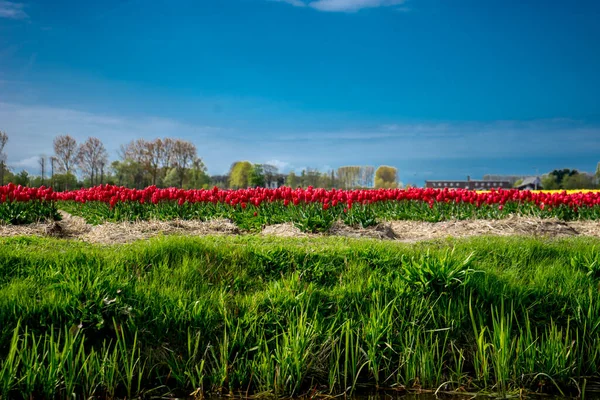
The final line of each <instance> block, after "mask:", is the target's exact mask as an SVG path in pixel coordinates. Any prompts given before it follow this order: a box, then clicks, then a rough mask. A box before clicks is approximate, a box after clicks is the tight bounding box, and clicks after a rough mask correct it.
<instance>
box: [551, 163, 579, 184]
mask: <svg viewBox="0 0 600 400" xmlns="http://www.w3.org/2000/svg"><path fill="white" fill-rule="evenodd" d="M578 174H579V171H577V170H575V169H568V168H564V169H555V170H554V171H552V172H550V174H549V175H553V176H554V177H556V183H557V184H558V186H559V187H560V188H563V187H564V180H565V178H567V177H572V176H574V175H578Z"/></svg>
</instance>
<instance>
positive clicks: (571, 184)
mask: <svg viewBox="0 0 600 400" xmlns="http://www.w3.org/2000/svg"><path fill="white" fill-rule="evenodd" d="M562 187H563V189H565V190H577V189H595V188H596V187H598V185H596V183H595V182H594V177H593V176H590V175H587V174H574V175H571V176H565V177H564V178H563V183H562Z"/></svg>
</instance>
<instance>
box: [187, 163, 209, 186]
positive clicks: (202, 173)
mask: <svg viewBox="0 0 600 400" xmlns="http://www.w3.org/2000/svg"><path fill="white" fill-rule="evenodd" d="M188 175H189V182H188V183H187V184H186V186H185V187H186V189H201V188H208V187H209V186H210V177H209V176H208V174H207V173H206V166H205V165H204V162H203V161H202V159H200V158H198V157H196V158H195V159H194V162H193V163H192V168H191V169H190V171H189V173H188Z"/></svg>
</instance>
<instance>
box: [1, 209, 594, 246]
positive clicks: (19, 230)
mask: <svg viewBox="0 0 600 400" xmlns="http://www.w3.org/2000/svg"><path fill="white" fill-rule="evenodd" d="M61 215H62V218H63V219H62V221H59V222H51V223H37V224H30V225H19V226H15V225H0V237H8V236H21V235H34V236H53V237H60V238H65V239H72V240H81V241H84V242H88V243H100V244H114V243H131V242H134V241H136V240H144V239H149V238H151V237H154V236H159V235H188V236H203V235H241V234H243V232H241V231H240V230H239V228H238V227H237V226H236V225H235V224H233V223H232V222H231V221H228V220H224V219H223V220H212V221H206V222H204V221H184V220H172V221H142V222H118V223H104V224H102V225H96V226H94V225H90V224H87V223H86V222H85V220H84V219H83V218H80V217H75V216H72V215H70V214H68V213H65V212H63V211H61ZM261 235H272V236H278V237H311V236H312V237H316V236H319V235H315V234H307V233H305V232H302V231H300V230H299V229H298V228H297V227H295V226H294V225H293V224H291V223H288V224H279V225H271V226H266V227H265V228H264V229H263V231H262V232H261ZM326 235H333V236H345V237H353V238H374V239H381V240H397V241H402V242H417V241H423V240H431V239H439V238H447V237H467V236H478V235H495V236H514V235H521V236H542V237H551V238H554V237H566V236H593V237H600V222H599V221H572V222H565V221H560V220H558V219H540V218H525V217H517V216H512V217H510V218H506V219H503V220H464V221H458V220H452V221H444V222H436V223H432V222H422V221H391V222H385V223H381V224H379V225H377V226H374V227H369V228H356V227H350V226H347V225H344V224H343V223H341V222H338V223H335V224H334V225H333V226H332V227H331V229H330V231H329V232H328V233H327V234H326Z"/></svg>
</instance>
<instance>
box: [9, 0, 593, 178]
mask: <svg viewBox="0 0 600 400" xmlns="http://www.w3.org/2000/svg"><path fill="white" fill-rule="evenodd" d="M599 20H600V2H598V1H578V0H573V1H554V0H550V1H532V0H530V1H522V0H521V1H517V0H503V1H496V0H486V1H481V0H453V1H449V0H405V1H402V0H279V1H276V0H195V1H194V0H170V1H167V0H155V1H152V2H148V1H145V0H129V1H123V0H121V1H115V0H105V1H101V2H87V1H67V0H54V1H51V0H44V1H40V0H19V1H18V2H16V1H7V0H0V129H1V130H5V131H6V132H7V133H8V134H9V136H10V141H9V144H8V146H7V148H6V152H7V154H8V160H9V165H11V166H12V167H13V168H15V169H20V168H26V169H28V170H30V171H31V172H34V173H35V172H36V168H35V165H36V158H37V157H39V155H40V154H51V152H52V150H51V143H52V139H53V138H54V137H55V136H56V135H58V134H65V133H69V134H71V135H73V136H75V137H76V138H78V139H80V140H83V139H85V138H86V137H87V136H97V137H99V138H100V139H102V140H103V141H104V142H105V144H106V146H107V148H108V149H109V150H110V151H111V155H112V156H113V157H116V150H117V149H118V147H119V145H120V144H123V143H125V142H127V141H129V140H131V139H134V138H138V137H145V138H148V139H152V138H155V137H159V136H173V137H181V138H184V139H188V140H191V141H193V142H194V143H195V144H196V145H197V147H198V152H199V155H200V156H201V157H202V158H203V159H204V160H205V163H206V165H207V167H208V169H209V172H211V173H213V174H219V173H223V172H225V171H226V170H227V169H228V167H229V165H230V164H231V163H232V162H233V161H235V160H239V159H248V160H250V161H252V162H261V163H262V162H273V163H276V164H277V165H279V166H281V168H282V169H283V170H284V171H287V170H289V169H291V168H294V169H300V168H303V167H313V168H320V169H326V168H331V167H338V166H341V165H356V164H371V165H380V164H387V165H394V166H396V167H397V168H398V169H399V171H400V179H401V180H402V181H404V182H405V183H407V182H416V183H418V184H422V183H423V180H424V179H432V178H440V179H442V178H463V177H464V176H466V175H471V176H473V177H480V176H481V175H483V174H485V173H493V174H501V173H506V174H534V173H535V171H536V170H537V171H539V172H540V173H541V172H546V171H548V170H551V169H553V168H563V167H569V168H578V169H581V170H588V171H592V170H594V169H595V167H596V163H597V162H598V161H600V96H599V95H598V94H599V93H600V74H599V73H598V71H600V24H598V23H597V21H599Z"/></svg>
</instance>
